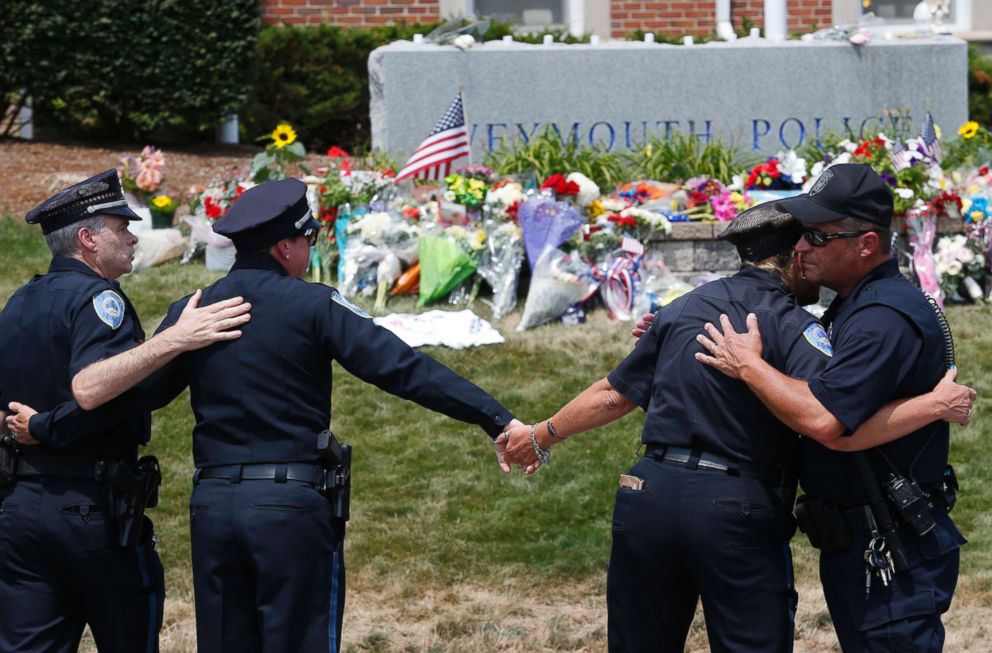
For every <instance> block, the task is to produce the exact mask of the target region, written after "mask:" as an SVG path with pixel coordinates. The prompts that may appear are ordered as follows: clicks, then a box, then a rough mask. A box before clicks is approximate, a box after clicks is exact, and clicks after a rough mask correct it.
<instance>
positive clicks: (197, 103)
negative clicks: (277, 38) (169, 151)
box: [0, 0, 259, 140]
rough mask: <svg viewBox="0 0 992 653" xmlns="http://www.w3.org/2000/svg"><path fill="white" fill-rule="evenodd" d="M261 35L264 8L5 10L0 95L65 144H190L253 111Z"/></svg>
mask: <svg viewBox="0 0 992 653" xmlns="http://www.w3.org/2000/svg"><path fill="white" fill-rule="evenodd" d="M258 27H259V16H258V3H257V2H256V0H183V1H182V2H179V1H176V0H173V1H164V2H154V3H149V2H145V1H143V0H104V1H102V2H71V1H69V0H47V1H38V2H29V1H26V0H5V2H4V3H3V11H0V42H2V45H0V48H2V49H0V52H2V53H3V54H2V56H3V58H2V64H3V65H2V66H0V70H3V71H4V72H3V73H0V78H2V79H3V81H2V82H0V85H2V88H0V90H3V91H4V92H5V93H7V94H9V93H10V91H11V89H10V85H11V84H13V85H14V87H15V88H14V91H17V90H18V89H26V90H27V92H28V94H29V95H30V96H31V98H32V102H33V107H34V111H35V117H36V120H37V121H38V126H39V127H42V128H53V129H55V130H57V132H58V133H59V134H61V135H66V136H74V137H91V138H100V139H126V140H144V139H147V138H149V137H152V136H153V135H159V136H163V137H167V136H170V135H171V136H173V137H176V136H178V137H186V138H188V137H192V136H195V135H197V134H202V133H204V132H207V131H208V130H212V129H213V127H214V126H215V125H216V124H217V122H218V120H219V119H220V118H221V116H223V115H224V114H226V113H228V112H232V111H237V110H238V109H239V108H240V107H242V106H243V105H244V104H245V102H246V101H247V99H248V95H249V93H250V90H251V86H252V72H251V71H252V62H253V60H254V56H255V40H256V36H257V34H258ZM8 97H9V95H8Z"/></svg>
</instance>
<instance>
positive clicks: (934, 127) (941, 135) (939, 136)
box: [933, 123, 944, 141]
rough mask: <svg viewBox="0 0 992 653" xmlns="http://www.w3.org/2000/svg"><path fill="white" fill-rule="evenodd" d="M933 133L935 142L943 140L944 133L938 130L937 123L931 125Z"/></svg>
mask: <svg viewBox="0 0 992 653" xmlns="http://www.w3.org/2000/svg"><path fill="white" fill-rule="evenodd" d="M933 133H934V134H936V135H937V140H938V141H939V140H943V138H944V131H943V130H942V129H941V128H940V125H938V124H937V123H934V125H933Z"/></svg>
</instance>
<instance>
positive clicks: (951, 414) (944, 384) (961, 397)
mask: <svg viewBox="0 0 992 653" xmlns="http://www.w3.org/2000/svg"><path fill="white" fill-rule="evenodd" d="M957 375H958V371H957V369H950V370H947V374H945V375H944V378H942V379H941V380H940V383H938V384H937V386H936V387H935V388H934V389H933V395H934V399H935V400H936V401H937V404H938V405H939V406H940V419H942V420H944V421H946V422H954V423H956V424H961V425H962V426H968V423H969V422H970V421H971V411H972V410H974V405H975V398H976V397H977V396H978V393H977V392H975V390H974V389H972V388H969V387H968V386H966V385H959V384H957V383H955V382H954V379H955V378H957Z"/></svg>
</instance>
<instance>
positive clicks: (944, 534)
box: [917, 520, 968, 560]
mask: <svg viewBox="0 0 992 653" xmlns="http://www.w3.org/2000/svg"><path fill="white" fill-rule="evenodd" d="M917 541H918V543H919V545H920V553H921V554H922V555H923V557H924V558H926V559H927V560H936V559H937V558H940V557H941V556H945V555H947V554H948V553H950V552H952V551H956V550H957V549H959V548H961V546H962V545H963V544H966V543H967V542H968V540H966V539H964V536H963V535H962V534H961V531H959V530H958V529H957V526H955V525H954V522H951V521H950V520H948V523H947V524H941V523H938V524H937V527H936V528H934V529H933V530H932V531H931V532H929V533H927V534H926V535H924V536H923V537H921V538H919V539H918V540H917Z"/></svg>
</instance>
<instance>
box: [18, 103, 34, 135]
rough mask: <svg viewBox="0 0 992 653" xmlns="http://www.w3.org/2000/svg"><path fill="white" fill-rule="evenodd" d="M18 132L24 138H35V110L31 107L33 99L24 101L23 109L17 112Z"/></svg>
mask: <svg viewBox="0 0 992 653" xmlns="http://www.w3.org/2000/svg"><path fill="white" fill-rule="evenodd" d="M17 124H18V133H17V135H18V136H19V137H21V138H23V139H24V140H28V141H30V140H33V139H34V111H33V110H32V109H31V99H30V98H28V100H27V101H26V102H25V103H24V106H23V107H21V111H20V112H19V113H18V114H17Z"/></svg>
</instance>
